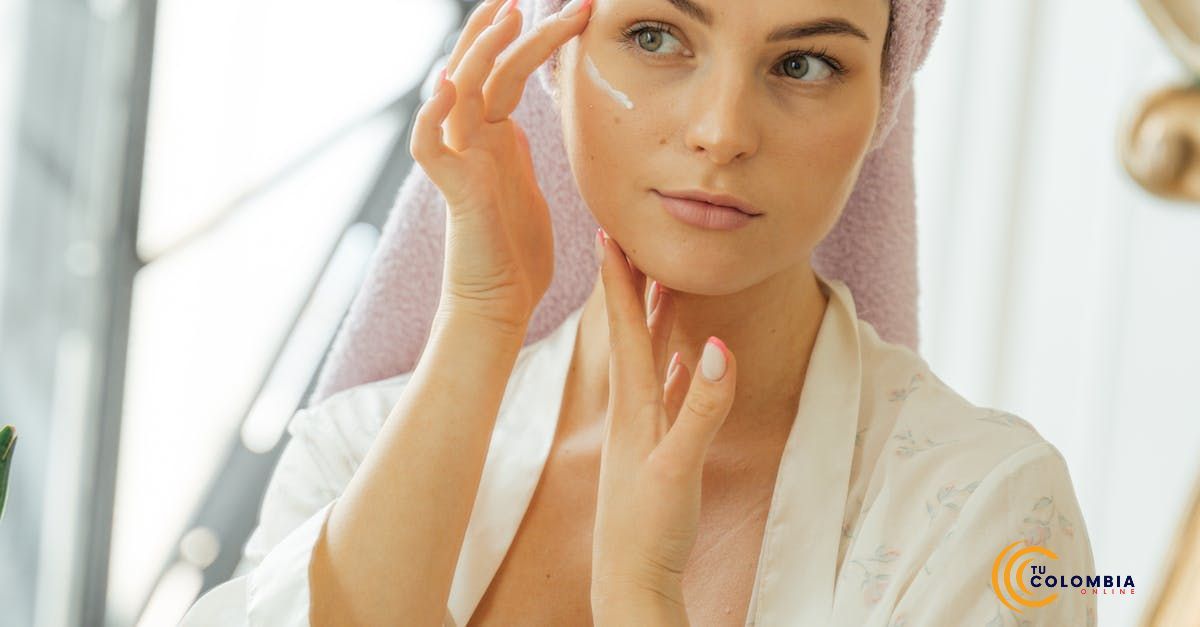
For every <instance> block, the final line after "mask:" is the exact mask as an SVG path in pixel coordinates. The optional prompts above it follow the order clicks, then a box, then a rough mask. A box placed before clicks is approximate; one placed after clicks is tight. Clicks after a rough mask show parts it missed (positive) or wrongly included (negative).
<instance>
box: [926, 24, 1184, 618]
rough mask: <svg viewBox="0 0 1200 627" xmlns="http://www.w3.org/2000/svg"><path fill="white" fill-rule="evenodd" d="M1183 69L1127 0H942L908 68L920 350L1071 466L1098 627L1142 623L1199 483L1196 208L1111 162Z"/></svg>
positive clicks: (950, 379)
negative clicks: (1149, 188) (1116, 586)
mask: <svg viewBox="0 0 1200 627" xmlns="http://www.w3.org/2000/svg"><path fill="white" fill-rule="evenodd" d="M1185 78H1186V74H1185V73H1184V70H1183V66H1182V64H1180V63H1178V62H1177V61H1176V60H1175V59H1174V57H1172V56H1171V55H1170V53H1169V52H1168V50H1167V48H1166V46H1165V44H1164V43H1163V42H1162V41H1161V39H1160V38H1159V36H1158V34H1157V32H1156V31H1155V30H1154V29H1153V27H1152V26H1151V25H1150V23H1149V21H1148V20H1147V19H1146V18H1145V16H1144V15H1143V14H1142V13H1141V11H1140V9H1139V7H1138V5H1137V3H1136V2H1134V1H1132V0H1056V1H1055V2H1044V1H1040V0H1009V1H1006V2H978V1H967V2H949V3H947V8H946V16H945V22H944V24H943V30H942V31H941V33H940V35H939V37H938V40H937V42H936V44H935V48H934V50H933V51H932V53H931V57H930V60H929V62H928V63H927V65H926V67H925V68H924V69H923V70H922V71H921V73H919V74H918V77H917V79H916V85H917V86H916V89H917V121H916V128H917V133H916V152H917V195H918V207H919V212H920V213H919V224H920V234H919V236H920V263H921V274H920V276H921V284H922V296H921V303H920V311H921V323H922V329H921V333H922V338H923V339H922V352H923V353H924V354H925V356H926V357H927V359H928V360H929V361H930V363H931V365H932V366H933V368H934V370H935V371H936V372H939V373H940V374H941V376H942V377H943V378H944V379H945V380H946V382H947V383H948V384H950V385H951V386H952V387H954V388H955V389H957V390H959V391H960V392H961V393H962V394H963V395H964V396H966V397H967V398H968V399H970V400H972V401H973V402H975V403H977V404H981V405H985V406H991V407H999V408H1003V409H1007V410H1009V411H1012V412H1014V413H1016V414H1018V415H1020V416H1022V417H1024V418H1026V419H1027V420H1029V421H1030V422H1032V423H1033V424H1034V425H1035V426H1036V427H1037V428H1038V429H1039V431H1041V432H1042V434H1043V435H1044V436H1045V437H1046V439H1048V440H1050V441H1051V442H1052V443H1053V444H1055V445H1056V446H1057V447H1058V448H1059V449H1060V450H1061V451H1062V452H1063V454H1064V455H1065V456H1066V458H1067V460H1068V462H1069V465H1070V470H1071V475H1072V478H1073V480H1074V482H1075V485H1076V487H1077V491H1078V496H1079V499H1080V503H1081V505H1082V507H1083V511H1084V515H1085V518H1086V524H1087V528H1088V531H1089V534H1090V536H1091V539H1092V543H1093V549H1094V552H1095V556H1096V566H1097V570H1098V571H1099V573H1100V574H1113V575H1117V574H1121V575H1125V574H1128V575H1132V576H1133V577H1134V581H1135V584H1136V589H1137V593H1136V595H1135V596H1134V597H1132V598H1131V597H1101V598H1100V599H1099V610H1100V622H1101V624H1102V625H1134V624H1136V621H1137V620H1138V618H1139V617H1140V615H1141V614H1142V613H1143V612H1144V611H1146V609H1147V608H1146V604H1147V602H1148V601H1150V600H1151V597H1152V595H1153V593H1155V592H1156V591H1157V590H1158V589H1159V588H1160V586H1161V583H1162V581H1161V579H1160V573H1161V572H1162V570H1163V568H1164V567H1165V564H1164V563H1163V560H1164V559H1166V558H1167V557H1169V556H1168V555H1167V550H1168V546H1169V542H1170V541H1171V539H1172V537H1173V534H1174V533H1176V527H1177V525H1178V524H1179V522H1180V520H1179V519H1180V517H1181V516H1182V514H1183V508H1184V506H1185V505H1186V499H1187V498H1188V495H1189V494H1190V493H1191V490H1192V488H1193V486H1194V485H1195V483H1196V481H1197V480H1198V479H1200V467H1198V466H1197V456H1196V454H1195V451H1196V450H1197V447H1198V445H1200V420H1197V418H1200V415H1198V414H1200V409H1197V403H1196V402H1195V401H1194V400H1193V399H1192V394H1191V392H1192V389H1193V387H1194V386H1195V384H1196V381H1198V380H1200V360H1197V359H1196V358H1195V357H1194V355H1195V354H1196V352H1197V350H1200V325H1198V324H1197V322H1196V321H1197V320H1200V293H1198V292H1197V290H1195V289H1194V286H1195V285H1196V283H1197V279H1198V278H1200V246H1197V244H1198V243H1200V206H1185V205H1183V204H1181V203H1170V202H1166V201H1163V200H1160V199H1157V198H1155V197H1153V196H1150V195H1148V194H1147V193H1145V192H1144V191H1142V190H1141V189H1139V188H1138V187H1137V186H1136V185H1135V184H1133V183H1132V182H1131V181H1130V180H1129V179H1128V177H1126V176H1125V174H1124V172H1123V170H1122V169H1121V167H1120V162H1119V157H1118V154H1117V152H1116V145H1117V137H1118V131H1119V128H1120V124H1121V122H1122V121H1123V120H1124V117H1125V116H1126V115H1128V114H1129V113H1130V111H1131V109H1132V107H1134V106H1135V105H1136V104H1137V103H1138V101H1139V98H1140V97H1141V96H1142V95H1144V94H1145V93H1147V92H1148V91H1150V90H1151V89H1154V88H1156V87H1158V86H1161V85H1165V84H1168V83H1176V82H1180V81H1183V80H1184V79H1185Z"/></svg>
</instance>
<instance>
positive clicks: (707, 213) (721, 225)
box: [655, 191, 758, 231]
mask: <svg viewBox="0 0 1200 627" xmlns="http://www.w3.org/2000/svg"><path fill="white" fill-rule="evenodd" d="M655 193H657V194H658V197H659V200H660V201H661V202H662V206H663V209H664V210H665V211H666V212H667V213H668V214H670V215H671V216H673V217H675V218H676V219H677V220H679V221H680V222H683V223H685V224H689V225H691V226H696V227H700V228H703V229H712V230H720V231H729V230H733V229H738V228H741V227H743V226H746V225H747V224H749V223H751V222H753V221H754V220H755V218H757V217H758V216H755V215H750V214H748V213H745V212H743V211H741V210H740V209H737V208H735V207H728V206H724V205H715V204H712V203H709V202H704V201H700V200H691V199H687V198H677V197H675V196H668V195H665V194H662V193H661V192H657V191H656V192H655Z"/></svg>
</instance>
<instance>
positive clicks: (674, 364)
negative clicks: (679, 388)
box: [667, 351, 679, 381]
mask: <svg viewBox="0 0 1200 627" xmlns="http://www.w3.org/2000/svg"><path fill="white" fill-rule="evenodd" d="M678 369H679V351H675V354H674V355H671V362H670V363H668V364H667V380H668V381H670V380H671V377H673V376H675V371H676V370H678Z"/></svg>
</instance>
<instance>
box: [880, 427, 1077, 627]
mask: <svg viewBox="0 0 1200 627" xmlns="http://www.w3.org/2000/svg"><path fill="white" fill-rule="evenodd" d="M936 542H937V545H936V548H935V549H934V550H933V551H932V553H931V554H930V557H929V559H928V561H927V562H926V563H925V564H924V565H923V567H922V568H921V569H920V570H919V571H918V573H917V575H916V576H915V578H914V579H913V581H912V582H911V585H910V586H909V587H908V589H907V590H905V591H904V593H902V595H901V596H900V598H899V600H898V602H897V603H896V606H895V609H894V611H893V613H892V615H891V617H890V620H889V621H888V623H887V625H888V627H905V626H907V627H912V626H915V625H980V626H983V625H986V626H988V627H1003V626H1008V625H1020V626H1022V627H1039V626H1046V627H1050V626H1052V625H1053V626H1055V627H1057V626H1060V625H1080V626H1088V627H1092V626H1094V625H1096V596H1095V595H1094V594H1092V589H1091V588H1087V587H1085V586H1079V587H1072V586H1071V585H1070V580H1071V577H1072V576H1075V575H1078V576H1080V577H1083V578H1085V579H1084V583H1086V577H1087V576H1089V575H1095V574H1096V572H1095V570H1096V568H1095V561H1094V558H1093V555H1092V546H1091V541H1090V539H1089V537H1088V532H1087V527H1086V525H1085V524H1084V520H1083V514H1082V512H1081V511H1080V507H1079V502H1078V499H1077V498H1076V495H1075V489H1074V486H1073V484H1072V481H1071V476H1070V473H1069V471H1068V469H1067V465H1066V461H1065V460H1064V459H1063V456H1062V454H1061V453H1060V452H1059V451H1058V449H1057V448H1055V447H1054V445H1053V444H1050V443H1049V442H1047V441H1045V440H1040V441H1038V442H1035V443H1033V444H1030V445H1028V446H1025V447H1023V448H1021V449H1019V450H1017V451H1016V452H1014V453H1013V454H1012V455H1010V456H1008V457H1007V458H1006V459H1004V460H1003V461H1002V462H1000V463H999V464H997V465H996V466H995V467H994V468H993V469H991V470H990V471H989V472H988V473H987V474H986V475H985V477H984V478H983V479H982V480H981V481H980V482H979V486H978V488H977V489H976V490H975V492H974V493H973V494H972V495H971V497H970V498H968V499H967V500H966V502H965V503H964V504H963V507H962V510H961V511H960V512H959V516H958V520H957V522H956V523H955V524H954V525H953V526H952V527H951V528H950V529H949V530H948V531H947V532H946V534H944V535H943V536H942V537H941V538H940V539H938V540H937V541H936ZM1014 542H1016V543H1017V544H1016V545H1015V546H1013V547H1012V548H1009V549H1008V550H1007V552H1005V553H1004V556H1003V557H1002V558H1001V559H1000V560H999V569H998V571H999V574H998V577H997V583H998V587H999V589H1000V591H1001V595H1000V596H998V595H997V594H996V593H995V592H994V591H993V576H992V573H993V567H994V566H996V564H997V558H998V557H999V556H1000V555H1001V552H1002V551H1005V549H1006V547H1009V546H1010V545H1012V544H1013V543H1014ZM1028 546H1036V547H1041V548H1044V549H1047V550H1049V551H1050V552H1052V553H1053V554H1054V555H1055V556H1056V557H1057V559H1054V558H1051V557H1049V556H1047V555H1046V554H1044V553H1041V552H1038V551H1037V550H1035V551H1033V552H1030V553H1026V554H1025V555H1023V556H1021V557H1018V558H1016V559H1013V560H1011V561H1012V563H1013V567H1012V570H1013V573H1014V575H1013V577H1012V578H1011V581H1012V585H1013V590H1015V592H1016V595H1017V596H1018V597H1020V598H1023V599H1026V600H1030V601H1035V602H1036V601H1039V600H1041V599H1044V598H1047V597H1049V596H1050V595H1051V594H1057V597H1056V598H1055V599H1054V600H1053V601H1050V602H1049V603H1047V604H1045V605H1042V606H1040V607H1035V606H1030V605H1025V604H1022V603H1020V602H1019V601H1017V600H1015V599H1014V595H1013V594H1012V593H1010V591H1009V589H1008V587H1007V586H1006V585H1005V580H1004V569H1005V566H1006V565H1007V564H1008V562H1009V561H1010V559H1011V556H1013V555H1014V554H1015V553H1016V552H1017V551H1019V550H1022V549H1024V548H1026V547H1028ZM1028 558H1033V561H1032V562H1031V563H1030V566H1028V567H1027V568H1026V570H1025V572H1024V576H1022V577H1020V581H1021V582H1023V583H1024V584H1025V586H1026V587H1027V589H1028V592H1026V591H1025V590H1022V588H1021V585H1020V584H1019V583H1018V582H1017V577H1016V572H1017V570H1018V568H1019V567H1020V566H1021V564H1022V563H1023V562H1025V561H1026V559H1028ZM1035 565H1041V566H1044V567H1045V569H1046V574H1045V576H1043V577H1042V578H1041V580H1042V581H1044V580H1045V579H1046V577H1047V576H1056V577H1057V576H1065V577H1066V579H1067V582H1068V585H1067V586H1066V587H1054V588H1047V587H1045V585H1044V584H1043V587H1034V586H1033V585H1032V581H1031V576H1032V575H1033V572H1032V567H1033V566H1035ZM1001 596H1003V598H1004V601H1007V602H1008V604H1009V605H1011V607H1010V606H1009V605H1006V604H1005V602H1004V601H1002V600H1001V598H1000V597H1001Z"/></svg>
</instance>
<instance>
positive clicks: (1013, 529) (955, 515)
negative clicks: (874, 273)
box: [850, 325, 1095, 624]
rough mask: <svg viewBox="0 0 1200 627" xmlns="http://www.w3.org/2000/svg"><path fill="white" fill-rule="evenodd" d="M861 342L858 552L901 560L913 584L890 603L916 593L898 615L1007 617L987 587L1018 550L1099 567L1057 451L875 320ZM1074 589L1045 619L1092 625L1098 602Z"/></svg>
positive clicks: (900, 573) (1076, 570)
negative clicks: (886, 336)
mask: <svg viewBox="0 0 1200 627" xmlns="http://www.w3.org/2000/svg"><path fill="white" fill-rule="evenodd" d="M862 337H863V340H862V351H863V362H862V363H863V365H864V367H863V387H862V395H863V398H862V402H863V408H862V410H863V412H864V413H863V415H862V416H861V417H860V419H861V420H862V421H864V423H865V424H864V425H860V426H861V427H864V428H863V429H862V433H861V436H862V437H861V440H862V441H861V442H860V444H859V446H861V447H862V449H863V450H862V451H860V452H859V455H860V456H861V457H860V459H861V463H864V464H865V465H866V473H867V476H864V477H863V478H864V480H866V482H867V483H868V485H867V486H866V487H865V494H864V497H863V504H862V508H861V512H860V519H859V520H858V521H857V523H856V525H857V529H856V532H855V534H854V538H853V540H854V542H853V546H852V547H851V548H850V556H851V557H852V558H859V559H863V555H866V556H867V557H869V556H870V555H873V554H874V553H872V551H878V550H879V549H880V548H882V549H887V551H885V553H887V554H888V555H894V556H896V559H894V560H893V562H892V563H890V564H888V569H889V570H888V576H889V577H891V578H892V579H894V580H898V581H901V582H904V585H902V586H899V587H897V588H896V589H895V590H889V591H888V595H890V601H891V602H892V603H895V602H896V601H897V600H898V597H899V596H901V595H903V596H905V597H907V600H906V601H904V602H902V603H901V604H900V607H899V608H898V609H900V610H901V611H900V612H899V613H898V614H897V616H898V617H903V616H905V615H906V614H907V616H908V618H910V619H914V620H913V621H912V622H911V623H909V624H963V623H966V622H972V623H974V622H977V621H978V622H979V623H983V622H987V621H989V620H999V616H1007V615H1008V610H1007V608H1006V607H1005V606H1004V605H1003V602H1002V601H1001V599H1000V598H998V597H997V596H996V595H995V594H994V593H993V591H992V590H991V589H990V588H989V585H990V581H991V579H990V573H991V570H992V568H993V566H994V564H995V563H996V560H997V559H998V558H997V556H998V555H1000V554H1001V553H1002V552H1003V551H1004V550H1005V549H1006V547H1011V546H1014V543H1024V544H1025V545H1028V546H1038V547H1041V548H1044V549H1046V550H1047V551H1049V552H1050V553H1051V554H1052V555H1053V557H1052V558H1051V559H1052V561H1053V562H1054V566H1053V568H1052V570H1051V572H1056V573H1060V574H1070V575H1074V574H1090V573H1092V572H1094V569H1095V565H1094V560H1093V555H1092V550H1091V542H1090V539H1089V536H1088V531H1087V527H1086V524H1085V522H1084V519H1083V514H1082V512H1081V509H1080V506H1079V502H1078V499H1077V496H1076V490H1075V487H1074V484H1073V481H1072V478H1071V475H1070V471H1069V470H1068V464H1067V462H1066V460H1065V459H1064V458H1063V455H1062V453H1061V452H1060V451H1059V449H1058V447H1056V446H1055V445H1054V444H1053V443H1051V442H1050V441H1048V440H1046V439H1045V438H1044V437H1043V436H1042V434H1041V433H1040V432H1038V430H1037V429H1036V428H1035V427H1034V426H1033V424H1031V423H1030V422H1029V421H1027V420H1025V419H1024V418H1022V417H1020V416H1017V415H1016V414H1014V413H1012V412H1009V411H1005V410H1003V409H997V408H992V407H985V406H980V405H976V404H974V403H972V402H970V401H969V400H967V399H966V398H964V397H963V396H962V395H961V394H959V393H958V392H956V391H955V390H954V389H952V388H951V387H950V386H948V385H947V384H946V383H945V382H944V381H942V379H941V378H940V377H938V376H937V375H936V374H935V373H934V372H933V371H932V370H931V369H930V367H929V365H928V363H926V361H925V360H924V359H923V358H921V357H920V356H919V355H917V354H916V353H915V352H913V351H912V350H910V349H909V348H907V347H905V346H901V345H897V344H891V343H887V342H884V341H883V340H880V339H879V338H878V336H877V335H875V333H874V330H873V329H871V328H870V327H869V325H866V328H864V332H863V333H862ZM850 561H851V562H853V559H851V560H850ZM1072 592H1073V593H1074V594H1070V595H1065V596H1066V598H1064V599H1063V600H1060V601H1059V602H1058V603H1056V604H1055V606H1056V607H1054V608H1053V609H1047V610H1044V611H1043V612H1042V615H1043V617H1044V618H1048V619H1049V618H1050V617H1051V616H1052V615H1055V616H1059V617H1061V618H1062V619H1063V620H1062V621H1056V620H1054V619H1051V620H1052V622H1054V624H1066V623H1070V624H1093V623H1091V622H1088V621H1090V620H1092V619H1091V617H1093V616H1094V612H1095V609H1094V600H1093V598H1089V597H1086V596H1081V595H1079V594H1078V593H1076V592H1075V591H1074V590H1072ZM884 598H889V597H887V596H885V597H884ZM881 600H882V599H881ZM967 617H970V619H969V620H968V619H967ZM916 619H919V620H916ZM996 624H1008V623H1006V622H1004V623H1002V622H997V623H996ZM1039 624H1042V623H1039Z"/></svg>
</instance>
